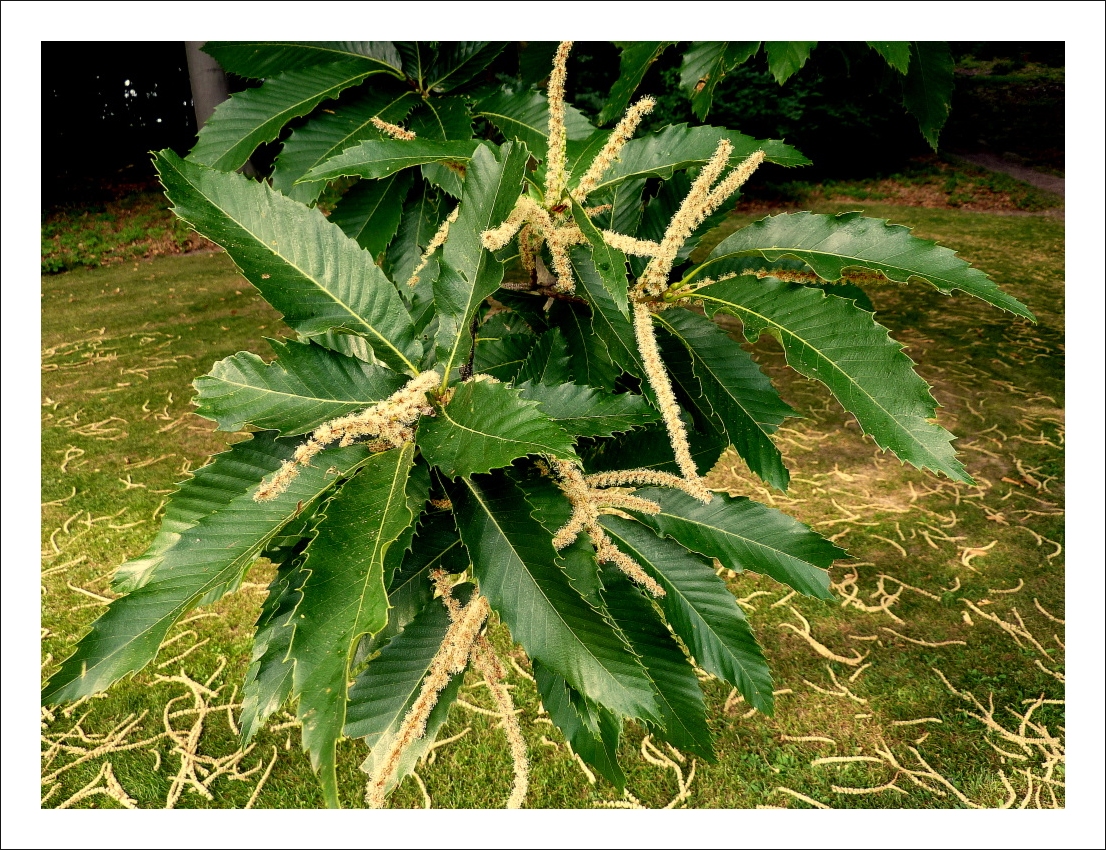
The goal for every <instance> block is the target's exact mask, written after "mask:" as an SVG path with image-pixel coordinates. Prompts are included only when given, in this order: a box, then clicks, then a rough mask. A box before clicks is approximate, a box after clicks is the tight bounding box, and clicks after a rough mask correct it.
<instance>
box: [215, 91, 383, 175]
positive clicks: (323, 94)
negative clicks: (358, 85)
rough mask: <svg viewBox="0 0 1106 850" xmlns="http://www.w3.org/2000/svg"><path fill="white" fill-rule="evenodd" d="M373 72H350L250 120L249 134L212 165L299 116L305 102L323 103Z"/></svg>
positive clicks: (217, 126) (219, 163) (219, 127)
mask: <svg viewBox="0 0 1106 850" xmlns="http://www.w3.org/2000/svg"><path fill="white" fill-rule="evenodd" d="M372 73H373V72H372V71H367V72H366V71H358V72H357V73H356V74H350V75H348V76H346V77H345V78H344V79H342V80H340V81H338V82H336V83H335V84H334V85H332V86H329V87H328V88H325V89H322V90H319V91H316V92H314V93H313V94H312V95H310V96H309V97H305V98H303V99H301V100H299V101H296V102H295V103H292V104H289V105H288V106H287V107H285V108H284V109H283V110H282V111H280V112H277V113H275V114H270V115H268V117H266V118H265V120H264V121H262V122H260V123H253V122H248V123H250V126H251V127H252V128H253V129H252V130H250V132H249V135H247V136H246V137H245V138H243V139H242V140H241V141H239V142H238V143H237V144H235V145H232V146H231V147H230V148H229V149H228V150H226V151H224V152H223V153H222V154H221V155H220V156H219V158H218V159H217V160H216V161H215V162H214V163H212V167H213V168H219V167H220V166H221V165H222V164H223V160H224V159H226V158H227V157H230V156H231V154H233V153H234V152H235V151H237V150H238V149H239V148H240V147H241V146H242V145H244V144H247V145H248V144H250V136H252V135H254V134H256V133H258V132H260V131H262V130H264V129H265V128H266V127H268V126H269V125H271V124H273V123H274V122H275V123H276V124H277V125H278V126H280V127H283V126H284V125H285V124H286V123H287V121H288V120H290V119H289V118H287V117H286V116H288V115H291V117H292V118H295V117H297V115H296V112H295V111H296V110H297V109H299V108H300V107H302V106H303V105H304V104H305V103H310V102H311V101H313V100H315V99H318V100H319V102H320V103H321V102H322V101H324V100H327V99H329V97H330V93H331V92H333V91H334V90H335V89H338V90H341V89H342V88H348V87H349V86H350V85H353V81H357V80H358V78H360V79H361V80H364V79H365V78H366V77H368V76H369V75H370V74H372ZM256 91H260V89H257V90H256ZM233 117H234V116H227V118H226V119H225V120H227V121H228V122H229V120H231V119H232V118H233ZM244 118H246V116H243V119H244ZM242 123H247V121H245V120H243V122H242ZM212 126H213V129H218V130H221V129H223V127H224V126H226V125H223V124H220V125H212ZM236 133H237V131H236ZM212 135H213V134H211V133H209V134H208V138H209V139H210V138H211V137H212ZM216 138H218V136H216ZM253 147H256V143H254V145H253ZM252 149H253V148H252V147H251V150H252ZM231 159H232V160H233V157H231Z"/></svg>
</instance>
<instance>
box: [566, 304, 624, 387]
mask: <svg viewBox="0 0 1106 850" xmlns="http://www.w3.org/2000/svg"><path fill="white" fill-rule="evenodd" d="M549 318H550V321H551V322H553V324H555V325H556V326H557V327H558V328H559V329H560V331H561V333H563V334H564V337H565V340H566V342H567V343H568V357H569V361H570V364H571V366H570V371H571V372H572V374H573V376H574V377H575V378H576V379H577V380H579V381H583V382H584V383H585V384H587V385H588V386H591V387H596V388H598V389H603V390H607V391H608V392H609V391H612V390H613V389H614V383H615V381H616V380H617V378H618V376H619V374H620V373H621V371H622V370H621V369H619V368H618V367H617V366H615V365H614V362H613V361H612V360H611V358H610V355H609V354H607V348H606V346H605V345H604V344H603V342H602V340H600V339H599V337H597V336H596V335H595V333H594V332H593V331H592V329H591V308H590V307H589V306H588V305H587V304H580V303H578V302H574V301H555V302H554V303H553V306H552V307H550V309H549Z"/></svg>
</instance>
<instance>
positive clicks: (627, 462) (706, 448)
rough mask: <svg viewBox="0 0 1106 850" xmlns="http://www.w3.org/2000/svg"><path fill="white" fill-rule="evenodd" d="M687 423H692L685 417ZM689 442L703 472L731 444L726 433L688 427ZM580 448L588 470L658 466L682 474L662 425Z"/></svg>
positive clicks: (696, 461)
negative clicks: (702, 430)
mask: <svg viewBox="0 0 1106 850" xmlns="http://www.w3.org/2000/svg"><path fill="white" fill-rule="evenodd" d="M684 420H685V424H688V425H690V424H692V423H689V422H688V421H687V417H686V416H685V417H684ZM687 439H688V442H689V443H690V444H691V459H692V460H693V461H694V462H695V468H696V469H697V470H698V471H699V474H700V475H706V474H707V473H708V472H710V471H711V470H712V469H713V468H714V465H715V464H716V463H717V462H718V458H719V457H721V456H722V452H724V451H725V450H726V446H728V445H729V440H727V439H726V437H725V436H724V435H720V434H716V433H713V429H711V432H701V431H698V430H696V429H695V428H693V427H689V428H688V434H687ZM576 450H577V452H578V454H579V455H580V457H581V458H583V459H584V466H585V467H586V469H587V471H588V472H606V471H608V470H612V469H656V470H659V471H661V472H671V473H672V474H673V475H680V474H682V473H681V472H680V468H679V467H678V466H677V465H676V456H675V454H674V453H673V451H672V441H671V440H670V439H669V438H668V431H667V430H665V428H664V426H662V425H648V426H646V427H644V428H639V429H637V430H634V431H630V432H629V433H627V434H619V435H617V436H615V437H611V438H608V439H603V440H596V441H594V442H592V443H591V444H590V445H588V444H587V442H582V443H581V444H580V445H579V446H577V449H576Z"/></svg>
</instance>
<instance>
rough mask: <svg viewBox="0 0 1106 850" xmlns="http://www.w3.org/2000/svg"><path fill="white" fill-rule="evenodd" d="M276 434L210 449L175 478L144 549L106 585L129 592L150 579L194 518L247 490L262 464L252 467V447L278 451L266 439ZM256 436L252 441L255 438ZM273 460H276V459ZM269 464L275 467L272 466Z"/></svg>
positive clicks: (214, 510) (260, 473)
mask: <svg viewBox="0 0 1106 850" xmlns="http://www.w3.org/2000/svg"><path fill="white" fill-rule="evenodd" d="M275 436H276V432H271V433H269V434H267V435H264V438H263V437H261V436H258V437H256V438H255V439H254V440H247V441H245V442H242V443H237V444H236V445H234V446H232V447H231V448H230V450H229V451H226V452H222V453H221V454H217V455H215V456H214V457H213V458H212V459H211V461H210V462H209V463H208V464H206V465H204V466H201V467H200V468H199V469H197V470H196V471H195V472H193V473H192V477H191V478H188V479H187V480H185V481H184V482H182V483H180V484H178V485H177V486H178V487H179V489H178V490H177V491H176V492H175V493H173V494H172V495H171V496H169V499H168V501H167V502H166V505H165V512H164V513H163V514H162V519H161V528H159V529H158V532H157V535H156V536H155V537H154V539H153V540H152V541H151V542H150V545H149V546H148V547H147V549H146V551H145V552H143V553H142V554H141V555H139V556H138V557H137V558H132V559H131V560H129V561H127V562H126V563H125V564H123V565H122V566H121V567H119V569H118V570H116V571H115V576H114V577H113V578H112V582H111V588H112V590H113V591H115V592H116V593H130V592H131V591H133V590H137V589H138V588H140V587H142V585H144V584H146V582H147V581H149V580H150V576H151V575H152V574H153V573H154V571H155V570H156V569H157V567H158V565H160V564H161V562H162V561H163V560H164V559H165V556H166V554H167V553H168V552H169V551H170V550H171V549H173V547H175V546H176V545H177V544H178V543H179V542H180V539H181V535H183V534H184V533H185V532H187V531H188V530H189V529H190V528H192V527H194V526H195V525H196V524H197V523H198V522H200V520H202V519H204V518H206V517H211V516H213V515H214V514H216V513H218V512H219V511H222V510H224V509H226V508H227V507H228V506H229V505H230V504H231V503H232V502H233V501H234V500H235V499H236V498H238V497H239V496H241V495H242V494H243V493H246V492H251V493H252V492H253V490H254V488H256V487H257V484H258V482H259V481H260V480H261V477H262V476H263V475H265V474H267V471H269V468H268V466H267V465H266V466H264V467H262V468H259V467H258V458H257V457H256V455H257V452H258V447H259V446H260V447H263V449H268V451H269V452H272V451H279V447H278V448H276V449H274V448H271V447H269V446H268V445H267V442H266V440H267V441H268V442H271V441H272V439H273V438H274V437H275ZM259 439H260V440H262V442H258V440H259ZM278 465H279V464H278ZM274 468H275V467H274Z"/></svg>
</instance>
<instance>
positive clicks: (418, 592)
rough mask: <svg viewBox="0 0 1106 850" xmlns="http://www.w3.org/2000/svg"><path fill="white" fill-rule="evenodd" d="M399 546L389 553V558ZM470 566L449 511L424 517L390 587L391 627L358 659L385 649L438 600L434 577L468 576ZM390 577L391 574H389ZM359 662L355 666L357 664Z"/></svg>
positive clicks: (364, 644) (367, 642)
mask: <svg viewBox="0 0 1106 850" xmlns="http://www.w3.org/2000/svg"><path fill="white" fill-rule="evenodd" d="M395 548H396V547H395V546H393V547H392V548H391V549H389V550H388V552H389V557H390V555H391V553H392V552H393V551H395ZM468 566H469V557H468V553H467V552H466V551H465V547H464V545H463V544H462V543H461V537H460V535H459V534H458V533H457V524H456V523H455V522H454V521H453V514H452V513H451V512H449V511H430V512H427V513H424V514H423V515H422V518H421V519H420V521H419V525H418V528H417V530H416V531H415V535H414V538H413V540H412V541H411V548H410V550H409V551H408V552H407V553H406V554H405V555H404V558H403V562H402V564H401V565H400V567H399V569H397V570H396V571H395V573H394V574H393V575H392V577H391V581H390V582H389V583H388V604H389V605H390V606H391V607H390V608H389V609H388V624H387V625H386V626H385V627H384V628H383V629H381V630H380V631H379V632H377V633H376V634H375V635H373V636H372V637H371V638H364V639H362V641H361V646H360V647H358V656H360V660H364V659H365V658H368V657H370V656H372V655H373V653H375V652H376V651H377V650H379V649H381V648H382V647H383V646H384V645H385V644H387V643H388V641H390V640H391V639H392V638H394V637H395V636H396V635H397V634H399V633H400V632H401V631H403V630H404V629H405V628H406V627H407V624H408V623H410V622H411V621H412V620H413V619H414V618H415V617H416V616H417V615H418V613H419V612H420V611H421V610H422V609H423V608H425V607H426V605H427V603H429V602H430V600H431V599H433V597H434V585H433V584H432V583H431V581H430V573H431V571H433V570H436V569H443V570H446V571H447V572H451V573H460V572H464V571H465V570H466V569H467V568H468ZM385 573H387V570H385ZM357 660H358V659H357V658H355V660H354V663H355V664H356V663H357Z"/></svg>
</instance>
